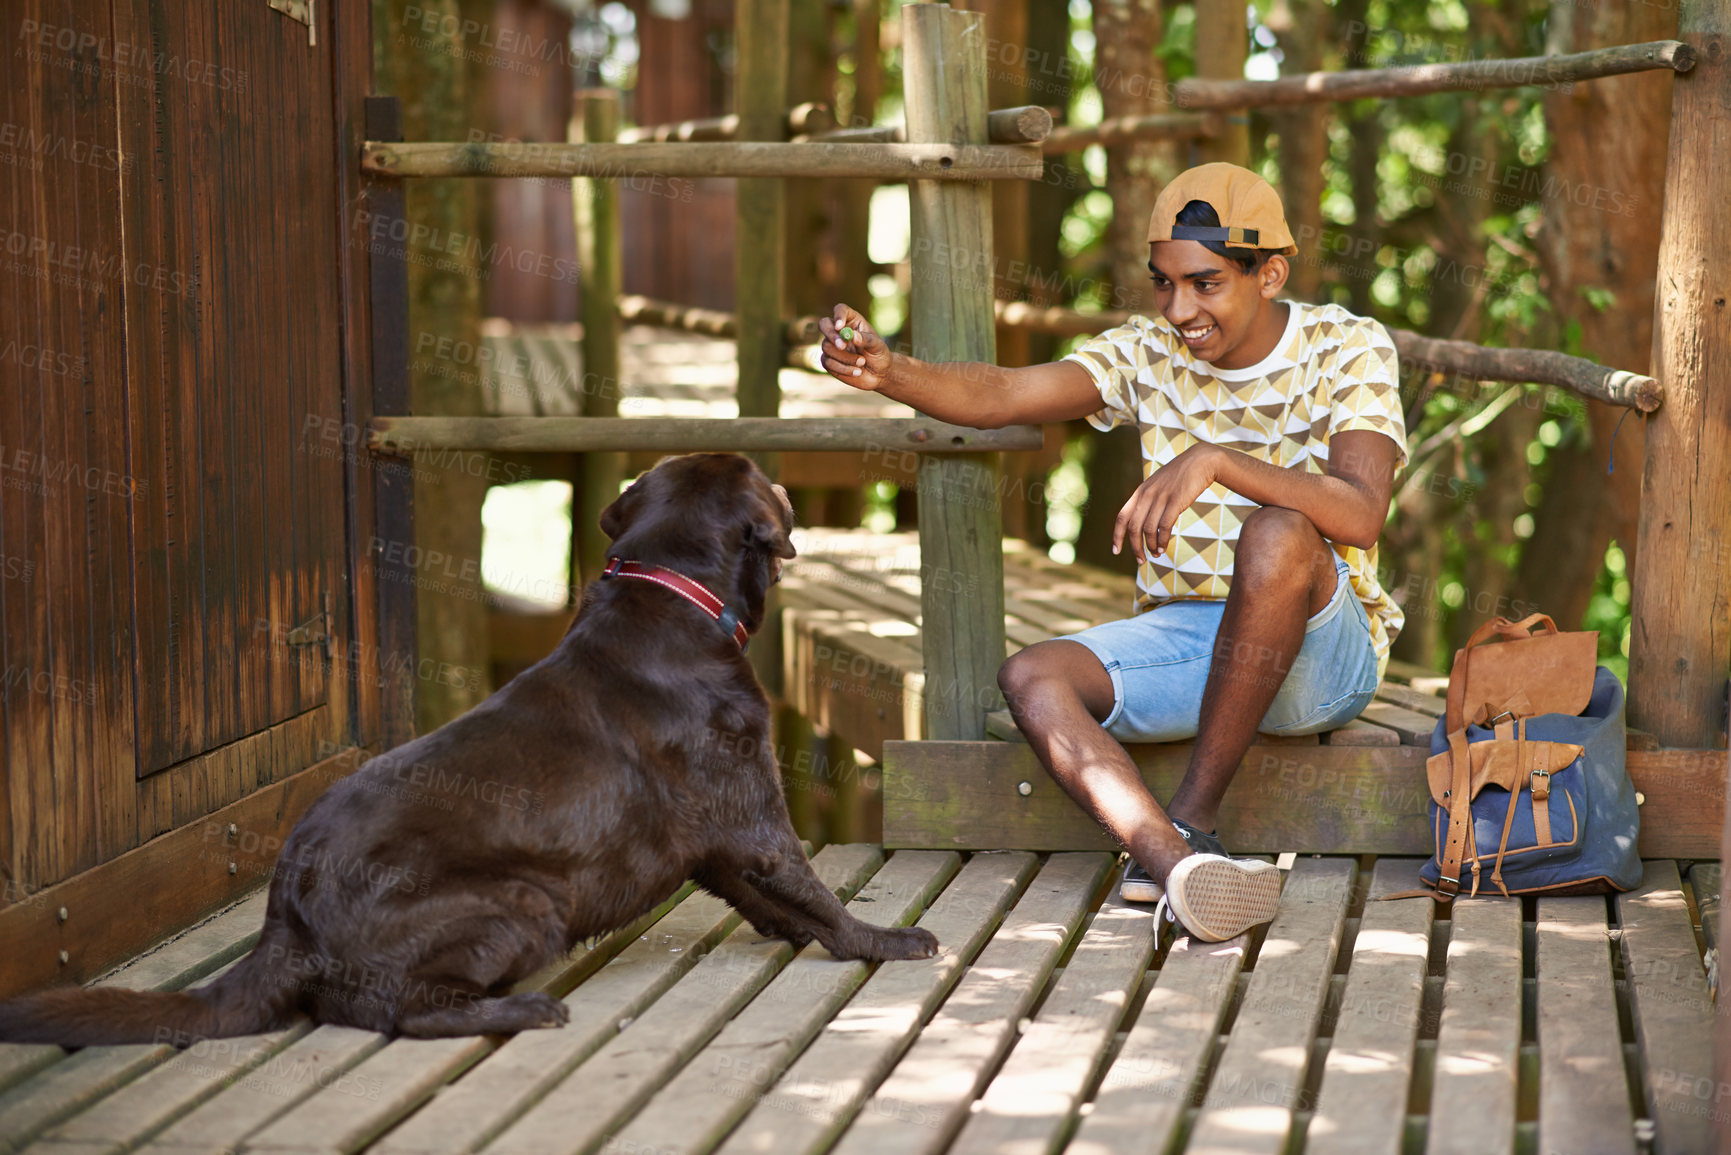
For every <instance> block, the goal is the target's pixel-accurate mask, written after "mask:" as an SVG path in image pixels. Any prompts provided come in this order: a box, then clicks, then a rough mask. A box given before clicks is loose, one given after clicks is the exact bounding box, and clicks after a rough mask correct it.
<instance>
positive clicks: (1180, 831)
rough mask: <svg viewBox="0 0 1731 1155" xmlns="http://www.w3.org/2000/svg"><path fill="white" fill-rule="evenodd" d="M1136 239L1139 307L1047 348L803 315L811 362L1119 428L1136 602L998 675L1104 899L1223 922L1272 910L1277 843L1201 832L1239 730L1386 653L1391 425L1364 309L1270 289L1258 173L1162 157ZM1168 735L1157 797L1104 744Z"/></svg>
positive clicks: (1375, 328) (1274, 227) (1355, 676)
mask: <svg viewBox="0 0 1731 1155" xmlns="http://www.w3.org/2000/svg"><path fill="white" fill-rule="evenodd" d="M1148 241H1149V262H1148V267H1149V270H1150V272H1151V273H1152V275H1153V286H1154V300H1155V303H1156V304H1157V305H1158V306H1159V311H1160V314H1161V315H1160V316H1159V317H1158V318H1149V317H1140V316H1138V317H1132V318H1130V320H1129V322H1128V323H1127V324H1125V325H1122V326H1120V327H1118V328H1116V329H1112V330H1109V331H1107V332H1105V333H1102V334H1101V335H1100V336H1098V337H1096V338H1094V339H1093V340H1091V341H1088V342H1086V343H1084V344H1083V345H1082V346H1081V347H1079V348H1078V349H1077V350H1076V351H1075V352H1074V353H1072V354H1070V355H1069V356H1068V357H1066V358H1064V359H1063V360H1062V361H1057V362H1052V363H1050V364H1045V365H1034V366H1029V367H1028V368H1025V369H1004V368H999V367H996V366H988V365H982V364H971V363H947V364H927V363H924V362H920V361H917V360H915V359H913V358H911V357H907V356H904V355H902V354H899V353H897V354H891V353H890V351H889V349H888V347H887V346H886V345H885V344H884V342H883V340H882V339H881V338H880V337H878V336H877V335H876V334H875V333H874V332H873V331H872V330H871V328H870V326H869V325H868V324H867V323H866V320H865V318H864V317H862V316H861V315H860V314H859V313H857V312H855V311H854V310H853V309H850V308H848V307H847V306H845V305H837V306H836V308H835V314H834V317H833V319H832V318H825V319H823V320H822V321H820V323H819V327H820V328H821V329H822V330H823V333H824V338H825V340H824V358H823V364H824V368H825V369H827V370H828V371H829V372H830V373H831V374H832V375H834V376H835V377H836V378H838V379H839V380H842V381H845V382H847V383H848V384H850V385H853V386H855V387H857V388H860V389H867V390H875V391H877V392H880V393H883V394H885V395H886V396H889V397H893V398H894V399H896V400H897V401H902V402H905V403H906V404H908V405H911V406H913V407H914V408H915V409H917V410H919V411H920V412H922V413H925V414H928V415H930V416H932V417H936V418H938V419H940V420H944V421H950V422H954V423H956V424H960V425H971V426H975V427H977V428H986V429H989V428H995V427H998V426H1003V425H1010V424H1017V423H1024V422H1026V423H1041V422H1051V421H1065V420H1071V419H1074V418H1078V417H1086V418H1088V420H1089V422H1090V423H1091V424H1092V425H1094V426H1095V428H1097V429H1102V430H1107V429H1113V428H1116V427H1117V426H1119V425H1124V424H1133V425H1134V426H1135V427H1136V430H1137V433H1138V435H1139V436H1140V438H1141V442H1142V457H1143V460H1144V470H1145V476H1146V480H1145V481H1143V482H1142V484H1141V485H1140V486H1139V487H1138V488H1137V490H1136V492H1135V493H1134V494H1132V495H1131V497H1130V499H1129V500H1128V501H1127V502H1126V503H1125V504H1124V507H1123V509H1122V510H1121V511H1120V512H1119V514H1118V519H1117V523H1116V525H1115V526H1114V529H1113V538H1112V548H1113V551H1114V552H1117V551H1119V550H1120V549H1121V548H1122V547H1123V546H1124V545H1126V544H1127V545H1128V546H1129V548H1130V552H1131V553H1132V554H1133V555H1134V556H1135V558H1136V560H1137V562H1138V563H1139V567H1140V568H1139V570H1138V573H1137V579H1136V586H1137V595H1136V604H1135V616H1134V617H1132V618H1129V619H1127V620H1124V621H1117V622H1109V623H1107V624H1105V625H1101V626H1096V627H1094V628H1092V629H1088V630H1084V631H1082V632H1081V633H1079V634H1073V635H1071V636H1069V637H1065V638H1055V639H1053V640H1051V641H1047V642H1041V643H1039V644H1037V645H1033V646H1029V647H1027V648H1026V649H1024V650H1022V651H1021V652H1019V653H1017V654H1016V655H1015V656H1014V657H1012V658H1010V659H1009V660H1008V661H1006V662H1005V663H1004V665H1003V668H1002V669H1001V670H1000V672H999V675H998V681H999V684H1000V686H1002V688H1003V690H1004V694H1005V696H1006V698H1007V699H1008V701H1009V705H1010V709H1011V711H1012V713H1013V714H1014V716H1015V718H1016V722H1017V724H1018V725H1019V726H1020V727H1021V731H1022V733H1023V734H1024V735H1025V736H1026V737H1027V739H1028V742H1029V743H1030V744H1031V745H1032V747H1033V749H1034V752H1035V754H1036V755H1037V756H1038V757H1039V759H1040V762H1041V764H1042V765H1044V766H1045V768H1046V769H1047V771H1048V772H1049V773H1050V774H1051V775H1052V777H1053V778H1054V779H1055V780H1056V781H1057V783H1058V784H1059V785H1060V786H1061V787H1062V788H1063V789H1064V790H1065V792H1066V793H1068V794H1069V795H1070V797H1072V798H1074V799H1075V800H1076V801H1077V802H1078V803H1079V804H1081V805H1082V806H1083V807H1084V808H1085V809H1086V810H1087V811H1088V812H1089V813H1090V814H1092V815H1093V816H1094V818H1095V819H1096V820H1097V821H1098V822H1099V823H1100V824H1101V825H1102V826H1103V827H1105V829H1106V830H1107V831H1108V832H1109V833H1110V834H1111V835H1112V836H1113V837H1114V838H1115V839H1117V841H1118V842H1119V844H1120V845H1122V846H1124V847H1125V848H1126V849H1127V850H1128V851H1129V852H1130V856H1131V862H1130V864H1129V866H1128V867H1127V869H1126V871H1125V875H1124V881H1123V884H1122V887H1121V891H1120V893H1121V894H1122V896H1123V897H1124V898H1125V899H1127V900H1129V901H1146V902H1153V901H1160V902H1161V903H1162V904H1163V907H1164V909H1165V912H1166V916H1167V917H1168V918H1172V919H1174V920H1175V921H1176V922H1178V923H1180V924H1182V926H1183V927H1184V928H1185V929H1186V930H1187V931H1188V932H1189V933H1191V934H1192V935H1195V936H1196V937H1198V938H1202V939H1206V940H1209V941H1219V940H1222V939H1226V938H1230V937H1232V936H1234V935H1237V934H1240V933H1242V932H1243V931H1245V930H1246V929H1248V928H1250V927H1252V926H1255V925H1257V924H1258V923H1262V922H1266V921H1268V920H1269V919H1271V918H1273V917H1274V911H1275V907H1276V904H1277V902H1278V899H1279V894H1280V876H1279V871H1278V870H1277V869H1276V868H1275V867H1274V866H1273V864H1271V863H1266V862H1260V861H1254V860H1240V859H1233V858H1230V857H1228V856H1227V854H1226V852H1225V850H1224V849H1223V848H1222V847H1221V845H1220V843H1219V841H1218V840H1217V839H1216V838H1215V837H1214V835H1213V834H1212V833H1209V832H1211V831H1212V830H1213V828H1214V825H1215V816H1216V814H1217V813H1218V811H1219V808H1220V802H1221V799H1222V798H1223V797H1224V796H1225V793H1226V788H1227V786H1228V785H1229V784H1230V783H1231V781H1232V775H1233V774H1234V773H1235V772H1236V771H1237V769H1238V765H1239V762H1240V761H1241V760H1242V759H1243V757H1244V754H1245V751H1246V750H1247V749H1248V748H1249V747H1250V745H1251V743H1252V742H1253V740H1254V739H1255V737H1256V734H1257V732H1258V731H1259V730H1260V731H1262V732H1264V733H1269V734H1278V735H1294V734H1314V733H1319V732H1321V731H1324V730H1329V729H1333V728H1335V727H1338V726H1341V725H1343V724H1345V723H1346V722H1347V721H1349V720H1351V719H1352V718H1354V717H1356V716H1357V715H1358V713H1359V712H1360V711H1361V710H1363V709H1364V707H1365V706H1366V705H1367V704H1369V702H1370V700H1371V696H1372V694H1373V693H1374V692H1375V690H1376V686H1377V683H1378V682H1379V681H1380V679H1381V676H1382V672H1383V669H1384V668H1385V667H1386V665H1387V663H1388V650H1389V643H1390V642H1391V641H1392V640H1393V638H1394V636H1395V634H1396V632H1397V631H1398V630H1399V629H1400V626H1401V622H1402V620H1403V619H1402V615H1401V611H1400V609H1399V607H1397V606H1396V605H1395V604H1394V603H1393V601H1392V600H1391V599H1390V598H1389V597H1388V595H1387V594H1386V593H1385V592H1384V591H1383V590H1382V588H1381V587H1380V586H1379V585H1378V583H1377V568H1376V540H1377V536H1378V534H1379V533H1380V532H1381V530H1382V525H1383V522H1384V520H1385V519H1386V517H1387V515H1388V508H1389V494H1390V492H1391V490H1392V487H1393V483H1394V477H1395V473H1396V471H1397V470H1398V469H1399V468H1400V466H1401V465H1402V464H1403V463H1404V462H1405V459H1406V430H1405V425H1404V422H1403V419H1402V414H1401V409H1400V398H1399V392H1398V387H1397V386H1398V373H1397V369H1396V360H1395V350H1394V345H1393V343H1392V342H1391V341H1390V340H1389V337H1388V334H1387V333H1386V332H1385V331H1384V329H1383V328H1382V326H1381V325H1380V324H1378V323H1377V322H1375V321H1373V320H1369V319H1367V318H1363V317H1358V316H1355V315H1353V314H1352V313H1349V312H1347V311H1346V310H1345V309H1342V308H1340V307H1339V306H1337V305H1322V306H1317V305H1306V304H1299V303H1297V302H1291V301H1279V300H1276V299H1275V298H1276V296H1277V295H1278V294H1279V292H1280V290H1281V288H1282V286H1284V285H1285V283H1286V277H1287V273H1288V271H1289V267H1288V265H1287V261H1286V258H1287V257H1288V256H1290V255H1292V254H1294V253H1296V252H1297V247H1296V246H1295V245H1294V244H1293V243H1292V236H1291V233H1290V232H1289V230H1288V229H1287V226H1286V220H1285V213H1284V212H1283V210H1282V208H1281V204H1280V198H1279V196H1278V195H1277V194H1276V193H1275V191H1274V189H1273V188H1271V187H1270V186H1269V185H1268V183H1267V182H1266V181H1264V180H1263V179H1262V178H1261V177H1259V176H1257V175H1256V174H1254V173H1252V172H1250V171H1249V170H1248V169H1243V168H1239V167H1237V166H1235V165H1228V164H1208V165H1202V166H1201V167H1199V168H1193V169H1190V170H1188V171H1187V172H1184V173H1183V174H1181V175H1180V176H1179V177H1178V178H1177V179H1176V180H1174V181H1173V182H1172V183H1171V184H1170V185H1168V186H1167V187H1166V189H1165V190H1164V191H1162V193H1161V194H1160V197H1159V198H1158V200H1157V201H1156V203H1155V206H1154V213H1153V218H1152V220H1151V221H1150V223H1149V227H1148ZM844 327H846V328H847V329H848V330H850V331H851V334H852V336H851V339H850V338H848V337H846V336H844V335H843V334H842V332H841V330H842V329H843V328H844ZM1188 738H1194V739H1195V750H1194V752H1193V753H1192V755H1191V758H1190V764H1189V767H1188V769H1187V770H1186V772H1185V775H1184V778H1183V780H1182V781H1181V782H1180V784H1179V786H1178V789H1177V791H1176V792H1175V793H1174V794H1173V796H1172V798H1171V800H1170V801H1169V802H1168V803H1167V805H1166V806H1165V807H1164V808H1162V807H1161V805H1160V804H1159V802H1157V801H1156V800H1155V798H1154V797H1153V795H1152V794H1150V793H1149V792H1148V789H1147V787H1146V786H1145V785H1144V784H1143V782H1142V777H1141V775H1140V774H1139V773H1138V772H1137V769H1136V766H1135V764H1134V763H1133V762H1132V761H1131V760H1130V757H1129V755H1128V754H1126V753H1125V751H1124V748H1123V746H1121V745H1120V743H1121V742H1171V741H1176V740H1179V739H1188Z"/></svg>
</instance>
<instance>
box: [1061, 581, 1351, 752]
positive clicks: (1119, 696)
mask: <svg viewBox="0 0 1731 1155" xmlns="http://www.w3.org/2000/svg"><path fill="white" fill-rule="evenodd" d="M1334 568H1335V581H1334V595H1333V596H1332V597H1330V598H1329V599H1328V604H1327V605H1326V606H1323V607H1322V609H1320V610H1318V611H1317V612H1316V613H1315V614H1314V615H1312V617H1311V618H1310V620H1309V621H1308V622H1306V623H1305V626H1304V644H1303V645H1302V646H1301V647H1300V649H1299V651H1298V656H1297V657H1296V658H1295V659H1294V660H1293V663H1292V667H1291V669H1290V670H1289V671H1288V672H1287V674H1286V677H1285V680H1284V681H1283V682H1281V685H1280V690H1279V692H1278V693H1276V694H1275V696H1274V702H1273V704H1272V705H1270V706H1269V707H1268V713H1267V714H1265V715H1263V718H1262V722H1261V724H1260V725H1259V726H1258V727H1257V729H1258V730H1259V731H1261V732H1262V733H1264V734H1275V735H1282V736H1284V735H1292V734H1318V733H1321V732H1322V731H1324V730H1331V729H1334V728H1335V727H1337V726H1342V725H1345V724H1346V723H1347V722H1350V721H1351V720H1352V719H1354V718H1356V717H1358V715H1359V712H1360V711H1361V710H1363V709H1364V708H1365V707H1366V706H1368V705H1369V704H1370V700H1371V697H1372V696H1373V695H1374V694H1375V693H1376V686H1377V669H1376V667H1377V660H1376V647H1375V646H1374V645H1373V644H1372V643H1371V640H1370V619H1369V618H1368V617H1367V616H1366V615H1365V612H1364V606H1363V604H1361V603H1360V602H1359V600H1358V599H1357V598H1356V597H1354V596H1353V595H1352V589H1351V586H1350V584H1349V583H1348V581H1347V568H1346V563H1345V562H1343V561H1341V560H1339V559H1338V558H1337V559H1336V560H1335V563H1334ZM1225 612H1226V603H1225V602H1223V601H1176V602H1167V603H1166V604H1165V605H1161V606H1156V607H1155V608H1154V609H1151V610H1149V611H1147V612H1146V613H1142V614H1138V615H1136V616H1135V617H1133V618H1127V619H1125V620H1123V621H1118V622H1107V623H1105V624H1104V625H1099V626H1094V627H1093V628H1092V629H1087V630H1083V631H1082V632H1081V633H1078V634H1070V635H1068V636H1067V637H1064V638H1061V639H1057V640H1060V641H1066V642H1080V643H1081V644H1082V645H1084V646H1087V647H1088V649H1089V650H1091V651H1093V653H1094V656H1095V657H1097V658H1099V659H1100V663H1101V664H1102V665H1103V666H1105V667H1106V672H1107V673H1108V674H1110V675H1111V677H1112V694H1113V703H1112V713H1111V714H1110V715H1108V716H1107V718H1106V720H1105V721H1104V722H1102V723H1101V725H1102V726H1103V727H1104V728H1105V730H1106V732H1107V733H1108V734H1111V735H1112V736H1113V737H1114V738H1116V739H1118V740H1119V741H1121V742H1175V741H1178V740H1180V739H1184V738H1194V737H1195V736H1196V727H1197V723H1198V719H1199V718H1200V717H1201V714H1202V689H1203V686H1204V685H1205V684H1206V683H1207V681H1208V670H1209V667H1210V665H1211V664H1212V661H1213V658H1214V639H1215V635H1216V634H1217V633H1219V631H1220V618H1221V616H1222V615H1223V614H1224V613H1225ZM1238 645H1239V646H1240V647H1247V646H1253V645H1254V643H1251V642H1243V641H1241V642H1239V643H1238Z"/></svg>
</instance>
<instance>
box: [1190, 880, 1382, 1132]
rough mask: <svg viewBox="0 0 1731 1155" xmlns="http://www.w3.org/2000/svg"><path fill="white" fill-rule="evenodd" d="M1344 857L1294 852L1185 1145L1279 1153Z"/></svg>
mask: <svg viewBox="0 0 1731 1155" xmlns="http://www.w3.org/2000/svg"><path fill="white" fill-rule="evenodd" d="M1352 881H1353V864H1352V862H1351V861H1349V860H1345V859H1314V858H1304V859H1300V860H1299V861H1298V863H1297V864H1296V865H1295V866H1294V867H1293V870H1292V874H1291V877H1289V878H1288V879H1287V881H1286V886H1285V888H1284V890H1283V891H1282V892H1281V896H1280V912H1279V913H1278V914H1277V915H1276V916H1275V918H1274V921H1273V922H1272V923H1270V924H1269V927H1268V934H1267V937H1266V938H1264V939H1263V942H1262V948H1261V950H1260V951H1259V952H1258V954H1257V959H1256V969H1255V971H1254V973H1252V974H1251V976H1250V987H1249V989H1248V990H1246V991H1245V993H1244V1004H1243V1005H1242V1006H1241V1007H1240V1008H1239V1010H1238V1017H1237V1018H1236V1019H1235V1020H1234V1021H1233V1024H1232V1032H1231V1034H1229V1035H1228V1036H1227V1039H1226V1049H1225V1050H1224V1051H1223V1052H1222V1053H1221V1056H1220V1062H1219V1063H1218V1065H1217V1066H1216V1067H1215V1070H1214V1077H1213V1078H1212V1079H1211V1080H1210V1081H1209V1085H1208V1091H1207V1094H1206V1095H1205V1097H1204V1098H1203V1101H1202V1110H1201V1112H1200V1114H1198V1115H1197V1117H1196V1125H1195V1128H1194V1129H1193V1130H1192V1132H1191V1135H1190V1141H1189V1147H1190V1149H1191V1150H1193V1151H1219V1152H1228V1151H1230V1152H1279V1151H1281V1150H1283V1149H1284V1148H1285V1145H1286V1135H1287V1131H1288V1130H1289V1129H1290V1127H1291V1124H1292V1116H1293V1112H1294V1111H1295V1110H1296V1109H1297V1108H1298V1106H1299V1104H1300V1096H1301V1094H1302V1092H1303V1089H1304V1083H1305V1074H1306V1071H1307V1069H1308V1067H1309V1064H1310V1055H1311V1049H1312V1048H1311V1043H1312V1041H1313V1040H1314V1038H1315V1037H1316V1028H1317V1024H1318V1023H1319V1022H1320V1021H1321V1018H1322V1007H1323V1001H1324V1000H1325V999H1326V998H1327V996H1328V976H1329V975H1330V974H1331V973H1332V972H1333V970H1334V957H1335V952H1336V951H1337V950H1339V948H1340V934H1341V930H1342V928H1343V927H1344V926H1345V923H1346V910H1347V906H1348V903H1349V901H1350V899H1351V892H1352Z"/></svg>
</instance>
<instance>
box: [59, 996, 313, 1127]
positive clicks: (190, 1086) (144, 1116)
mask: <svg viewBox="0 0 1731 1155" xmlns="http://www.w3.org/2000/svg"><path fill="white" fill-rule="evenodd" d="M312 1030H313V1024H312V1022H311V1021H310V1020H306V1019H303V1020H301V1021H300V1022H298V1023H296V1024H295V1025H294V1026H291V1027H287V1028H285V1029H283V1030H280V1031H272V1032H270V1033H268V1034H263V1035H242V1036H240V1037H238V1038H232V1039H201V1040H200V1041H198V1042H197V1043H194V1044H193V1045H192V1046H191V1047H189V1048H187V1049H186V1050H184V1051H181V1052H179V1053H178V1054H175V1055H174V1056H173V1057H171V1058H169V1059H168V1060H167V1061H166V1062H164V1063H163V1064H162V1065H161V1066H160V1067H156V1068H155V1069H153V1070H150V1071H148V1072H147V1073H145V1074H144V1075H142V1076H140V1077H139V1078H137V1079H135V1080H133V1081H132V1082H131V1083H129V1084H127V1085H126V1086H124V1087H122V1088H120V1089H119V1090H117V1091H115V1092H113V1093H112V1094H110V1095H109V1096H108V1097H107V1098H105V1099H103V1100H102V1101H101V1102H99V1103H97V1104H95V1105H94V1106H93V1107H91V1108H90V1109H88V1110H86V1111H83V1112H81V1113H80V1114H78V1115H75V1116H73V1117H72V1118H71V1119H69V1120H67V1121H66V1122H65V1123H63V1124H61V1125H60V1126H59V1127H56V1128H55V1129H54V1130H53V1131H51V1132H49V1134H48V1136H47V1139H48V1141H49V1144H51V1146H50V1145H49V1144H45V1146H49V1151H50V1152H54V1151H59V1150H61V1148H62V1145H64V1144H69V1143H80V1144H88V1145H90V1146H92V1147H100V1148H101V1149H103V1150H130V1149H131V1148H133V1147H135V1146H137V1145H139V1144H140V1143H142V1142H143V1141H145V1140H147V1139H148V1138H150V1137H151V1136H152V1135H154V1134H155V1133H157V1132H158V1131H161V1130H163V1129H164V1128H166V1127H168V1126H169V1125H170V1124H172V1123H173V1122H174V1121H175V1120H177V1119H179V1118H181V1117H182V1116H184V1115H187V1114H189V1113H191V1112H192V1111H194V1110H196V1109H197V1108H198V1107H199V1106H200V1105H202V1104H203V1103H205V1102H206V1101H208V1100H209V1099H211V1098H212V1097H213V1096H215V1095H216V1094H218V1093H219V1092H221V1091H222V1090H223V1089H225V1088H226V1087H227V1086H229V1085H230V1084H231V1083H234V1082H236V1081H238V1080H240V1079H242V1078H244V1077H245V1076H246V1075H247V1074H248V1073H250V1072H251V1071H253V1070H255V1069H257V1068H258V1067H259V1066H261V1065H262V1064H264V1063H266V1062H268V1061H269V1060H270V1058H271V1057H272V1056H273V1055H275V1054H277V1053H278V1052H280V1051H282V1050H283V1049H284V1048H286V1047H289V1046H292V1045H293V1044H295V1043H296V1042H299V1041H300V1040H301V1039H302V1038H304V1037H305V1036H306V1035H308V1034H309V1033H311V1032H312Z"/></svg>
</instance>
